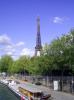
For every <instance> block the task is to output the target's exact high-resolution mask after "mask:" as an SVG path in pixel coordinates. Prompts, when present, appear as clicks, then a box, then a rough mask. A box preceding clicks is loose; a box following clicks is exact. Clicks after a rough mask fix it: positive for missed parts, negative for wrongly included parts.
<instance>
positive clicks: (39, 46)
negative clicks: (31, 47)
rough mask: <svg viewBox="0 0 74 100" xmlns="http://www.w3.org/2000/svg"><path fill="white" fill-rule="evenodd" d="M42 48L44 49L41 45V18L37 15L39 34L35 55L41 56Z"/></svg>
mask: <svg viewBox="0 0 74 100" xmlns="http://www.w3.org/2000/svg"><path fill="white" fill-rule="evenodd" d="M41 50H42V45H41V35H40V18H39V17H37V35H36V46H35V56H40V55H41Z"/></svg>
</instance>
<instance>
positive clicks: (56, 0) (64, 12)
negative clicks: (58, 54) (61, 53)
mask: <svg viewBox="0 0 74 100" xmlns="http://www.w3.org/2000/svg"><path fill="white" fill-rule="evenodd" d="M73 10H74V0H0V55H2V54H6V53H7V54H12V55H18V54H22V55H23V54H30V53H31V54H32V53H33V51H32V50H34V47H35V43H36V32H37V25H36V24H37V23H36V19H37V16H39V17H40V25H41V39H42V44H44V43H50V42H51V41H52V40H53V39H55V38H57V37H58V36H61V35H62V34H66V33H68V32H69V31H70V30H71V28H73V27H74V11H73Z"/></svg>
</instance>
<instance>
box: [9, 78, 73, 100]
mask: <svg viewBox="0 0 74 100" xmlns="http://www.w3.org/2000/svg"><path fill="white" fill-rule="evenodd" d="M9 79H10V78H9ZM13 80H14V81H18V82H20V83H25V81H23V80H18V79H13ZM26 83H29V82H26ZM37 86H38V88H39V89H41V90H42V91H45V92H47V93H49V94H51V96H52V99H51V100H74V94H69V93H65V92H60V91H54V90H53V89H50V88H49V87H45V86H42V85H37ZM14 88H15V89H17V87H16V85H15V87H14Z"/></svg>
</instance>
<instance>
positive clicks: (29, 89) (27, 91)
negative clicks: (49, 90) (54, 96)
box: [18, 83, 51, 100]
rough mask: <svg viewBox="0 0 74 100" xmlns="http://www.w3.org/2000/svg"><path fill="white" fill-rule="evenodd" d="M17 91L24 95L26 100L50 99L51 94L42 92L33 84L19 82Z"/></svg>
mask: <svg viewBox="0 0 74 100" xmlns="http://www.w3.org/2000/svg"><path fill="white" fill-rule="evenodd" d="M18 90H19V92H20V93H21V94H22V95H23V96H25V98H26V100H50V98H51V94H44V93H43V91H42V90H40V89H39V88H38V87H37V86H36V85H34V84H29V83H27V84H26V83H25V84H21V85H20V86H19V88H18Z"/></svg>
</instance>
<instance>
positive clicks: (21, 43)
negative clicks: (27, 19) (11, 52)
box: [16, 41, 25, 46]
mask: <svg viewBox="0 0 74 100" xmlns="http://www.w3.org/2000/svg"><path fill="white" fill-rule="evenodd" d="M24 44H25V43H24V42H22V41H20V42H18V43H17V44H16V46H23V45H24Z"/></svg>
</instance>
